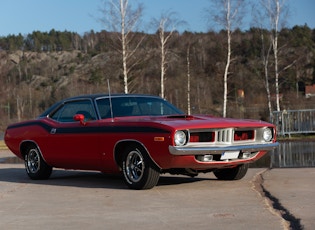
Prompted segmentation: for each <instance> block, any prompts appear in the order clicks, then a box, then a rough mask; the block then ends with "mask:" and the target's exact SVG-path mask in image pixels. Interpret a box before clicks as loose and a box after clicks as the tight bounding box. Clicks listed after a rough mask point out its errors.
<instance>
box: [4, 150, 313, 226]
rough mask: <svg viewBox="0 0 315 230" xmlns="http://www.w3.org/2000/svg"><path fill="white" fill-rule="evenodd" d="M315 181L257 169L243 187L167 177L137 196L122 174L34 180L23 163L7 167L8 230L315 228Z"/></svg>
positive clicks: (207, 177)
mask: <svg viewBox="0 0 315 230" xmlns="http://www.w3.org/2000/svg"><path fill="white" fill-rule="evenodd" d="M8 156H10V153H8V152H4V151H0V158H1V157H8ZM314 178H315V168H305V169H272V170H267V169H249V172H248V173H247V175H246V176H245V178H243V179H242V180H239V181H219V180H216V179H215V177H214V176H213V175H212V174H203V175H200V176H198V177H196V178H189V177H184V176H173V175H169V174H166V175H162V176H161V179H160V181H159V183H158V185H157V186H156V187H154V188H153V189H151V190H142V191H134V190H130V189H128V188H127V186H126V185H125V184H124V182H123V180H122V178H121V177H119V176H116V177H115V176H105V175H103V174H100V173H97V172H84V171H65V170H54V172H53V174H52V177H51V179H49V180H45V181H32V180H30V179H29V178H28V177H27V175H26V173H25V170H24V166H23V164H12V163H0V229H14V230H19V229H23V230H28V229H32V230H33V229H236V230H237V229H313V228H314V225H315V214H314V210H315V199H314V195H315V183H314V182H315V179H314Z"/></svg>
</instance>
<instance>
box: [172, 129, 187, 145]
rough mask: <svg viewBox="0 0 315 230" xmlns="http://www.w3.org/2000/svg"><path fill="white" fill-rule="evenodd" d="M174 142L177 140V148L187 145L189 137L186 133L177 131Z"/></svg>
mask: <svg viewBox="0 0 315 230" xmlns="http://www.w3.org/2000/svg"><path fill="white" fill-rule="evenodd" d="M174 140H175V145H177V146H183V145H185V144H186V142H187V136H186V133H185V132H184V131H181V130H180V131H176V133H175V136H174Z"/></svg>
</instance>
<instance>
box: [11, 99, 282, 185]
mask: <svg viewBox="0 0 315 230" xmlns="http://www.w3.org/2000/svg"><path fill="white" fill-rule="evenodd" d="M5 143H6V145H7V146H8V147H9V149H10V150H11V151H12V152H13V153H14V154H15V155H17V156H18V157H19V158H21V159H24V161H25V168H26V172H27V174H28V176H29V177H30V178H31V179H35V180H36V179H47V178H49V176H50V175H51V173H52V169H53V167H55V168H65V169H80V170H96V171H101V172H104V173H119V172H122V174H123V175H124V179H125V182H126V183H127V185H128V187H129V188H132V189H150V188H152V187H154V186H155V185H156V184H157V183H158V180H159V177H160V174H161V173H172V174H184V175H188V176H197V174H198V173H201V172H202V173H206V172H213V173H214V174H215V176H216V177H217V178H218V179H220V180H237V179H241V178H243V177H244V176H245V174H246V172H247V169H248V163H251V162H253V161H256V160H258V159H259V158H261V157H262V156H263V155H264V154H266V152H267V151H269V150H272V149H274V148H276V147H277V145H278V143H277V142H276V130H275V127H274V125H272V124H269V123H266V122H263V121H249V120H237V119H228V118H217V117H212V116H206V115H194V116H191V115H186V114H184V113H183V112H182V111H180V110H179V109H177V108H176V107H174V106H173V105H172V104H170V103H169V102H167V101H166V100H164V99H162V98H160V97H156V96H150V95H135V94H115V95H85V96H78V97H72V98H68V99H65V100H62V101H60V102H58V103H56V104H55V105H53V106H52V107H50V108H49V109H48V110H46V111H45V112H44V113H43V114H42V115H40V116H39V117H38V118H37V119H34V120H30V121H26V122H20V123H16V124H11V125H9V126H8V127H7V130H6V133H5Z"/></svg>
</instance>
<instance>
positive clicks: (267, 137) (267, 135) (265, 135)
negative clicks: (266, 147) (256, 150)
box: [263, 128, 272, 142]
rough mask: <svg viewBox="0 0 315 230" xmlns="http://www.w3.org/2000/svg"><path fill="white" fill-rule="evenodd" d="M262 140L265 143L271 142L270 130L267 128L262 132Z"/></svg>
mask: <svg viewBox="0 0 315 230" xmlns="http://www.w3.org/2000/svg"><path fill="white" fill-rule="evenodd" d="M263 139H264V141H266V142H269V141H271V140H272V130H271V129H269V128H265V129H264V131H263Z"/></svg>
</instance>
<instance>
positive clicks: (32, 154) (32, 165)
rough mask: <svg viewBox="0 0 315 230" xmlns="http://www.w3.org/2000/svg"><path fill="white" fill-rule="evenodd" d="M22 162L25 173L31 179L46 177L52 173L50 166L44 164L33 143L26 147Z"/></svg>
mask: <svg viewBox="0 0 315 230" xmlns="http://www.w3.org/2000/svg"><path fill="white" fill-rule="evenodd" d="M24 163H25V169H26V173H27V175H28V176H29V177H30V178H31V179H33V180H43V179H48V178H49V177H50V175H51V173H52V167H51V166H49V165H47V164H46V162H45V161H44V159H43V158H42V156H41V154H40V152H39V150H38V148H37V147H35V146H34V145H31V146H29V147H28V148H27V151H26V154H25V157H24Z"/></svg>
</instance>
